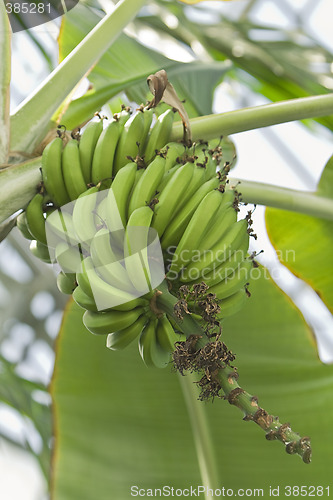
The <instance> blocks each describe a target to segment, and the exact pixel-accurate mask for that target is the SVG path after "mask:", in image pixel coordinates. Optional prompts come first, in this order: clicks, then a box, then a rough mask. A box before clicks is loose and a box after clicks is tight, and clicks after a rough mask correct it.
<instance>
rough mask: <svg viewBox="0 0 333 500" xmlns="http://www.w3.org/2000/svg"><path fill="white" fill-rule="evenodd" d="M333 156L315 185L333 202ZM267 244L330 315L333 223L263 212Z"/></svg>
mask: <svg viewBox="0 0 333 500" xmlns="http://www.w3.org/2000/svg"><path fill="white" fill-rule="evenodd" d="M332 176H333V156H332V157H331V158H330V160H329V161H328V162H327V164H326V167H325V169H324V171H323V173H322V176H321V179H320V181H319V184H318V189H317V193H318V195H322V196H326V197H327V198H333V183H332ZM266 225H267V230H268V235H269V237H270V240H271V242H272V244H273V246H274V248H275V249H276V251H277V255H278V257H279V259H280V261H281V262H282V263H283V264H284V265H285V266H287V267H288V269H290V271H292V272H293V273H294V274H295V275H296V276H297V277H299V278H301V279H303V280H304V281H306V282H307V283H308V284H309V285H310V286H312V288H313V289H314V290H315V291H316V292H317V294H318V295H319V296H320V297H321V299H322V300H323V302H324V303H325V304H326V306H327V307H328V308H329V309H330V311H331V312H332V313H333V222H332V221H328V220H324V219H317V218H315V217H310V216H303V215H300V214H296V213H293V212H286V211H281V210H277V209H273V208H267V209H266Z"/></svg>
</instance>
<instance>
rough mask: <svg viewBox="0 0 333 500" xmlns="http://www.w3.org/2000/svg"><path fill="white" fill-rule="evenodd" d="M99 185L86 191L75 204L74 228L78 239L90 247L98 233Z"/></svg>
mask: <svg viewBox="0 0 333 500" xmlns="http://www.w3.org/2000/svg"><path fill="white" fill-rule="evenodd" d="M98 191H99V184H98V185H97V186H92V187H91V188H89V189H87V190H86V191H84V192H83V193H82V194H80V196H79V197H78V198H77V200H76V201H75V203H74V208H73V215H72V220H73V226H74V231H75V234H76V236H77V239H78V241H79V242H80V243H84V244H85V245H87V246H88V247H89V245H90V242H91V240H92V238H93V237H94V235H95V233H96V224H95V210H96V205H97V199H98Z"/></svg>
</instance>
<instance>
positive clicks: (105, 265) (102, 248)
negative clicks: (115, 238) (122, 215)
mask: <svg viewBox="0 0 333 500" xmlns="http://www.w3.org/2000/svg"><path fill="white" fill-rule="evenodd" d="M110 237H111V239H112V235H110V232H109V230H108V229H106V228H101V229H100V230H99V231H98V232H97V233H96V234H95V236H94V238H93V239H92V241H91V245H90V253H91V258H92V261H93V264H94V266H95V268H96V269H97V271H98V273H99V274H100V275H101V276H102V277H103V279H104V280H105V281H106V282H107V283H109V284H110V285H112V286H114V287H116V288H120V289H121V290H124V291H127V292H129V291H131V290H132V289H133V285H132V283H131V282H130V280H129V277H128V274H127V271H126V269H125V267H124V266H123V265H122V264H121V262H119V259H118V258H117V255H116V254H115V253H114V251H113V248H112V241H110Z"/></svg>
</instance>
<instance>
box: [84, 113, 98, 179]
mask: <svg viewBox="0 0 333 500" xmlns="http://www.w3.org/2000/svg"><path fill="white" fill-rule="evenodd" d="M102 130H103V120H98V121H91V122H89V123H88V124H87V125H86V128H85V129H84V131H83V133H82V135H81V138H80V143H79V153H80V163H81V169H82V174H83V178H84V181H85V183H86V184H89V183H90V182H91V167H92V161H93V155H94V151H95V147H96V144H97V141H98V138H99V136H100V135H101V133H102Z"/></svg>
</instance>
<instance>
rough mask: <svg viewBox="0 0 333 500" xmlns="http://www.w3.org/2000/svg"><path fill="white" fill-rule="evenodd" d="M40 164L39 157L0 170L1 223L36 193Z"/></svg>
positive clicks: (39, 176)
mask: <svg viewBox="0 0 333 500" xmlns="http://www.w3.org/2000/svg"><path fill="white" fill-rule="evenodd" d="M40 166H41V159H40V157H39V158H34V159H33V160H29V161H27V162H24V163H19V164H18V165H13V166H12V167H8V168H5V169H3V170H1V171H0V200H1V203H0V223H1V222H3V221H4V220H6V219H7V217H10V216H11V215H12V214H14V213H15V212H16V211H17V210H20V209H21V208H24V207H25V206H26V205H27V204H28V203H29V201H30V200H31V198H32V197H33V196H34V194H36V186H37V184H38V183H39V182H40V180H41V173H40V170H39V169H40Z"/></svg>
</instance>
